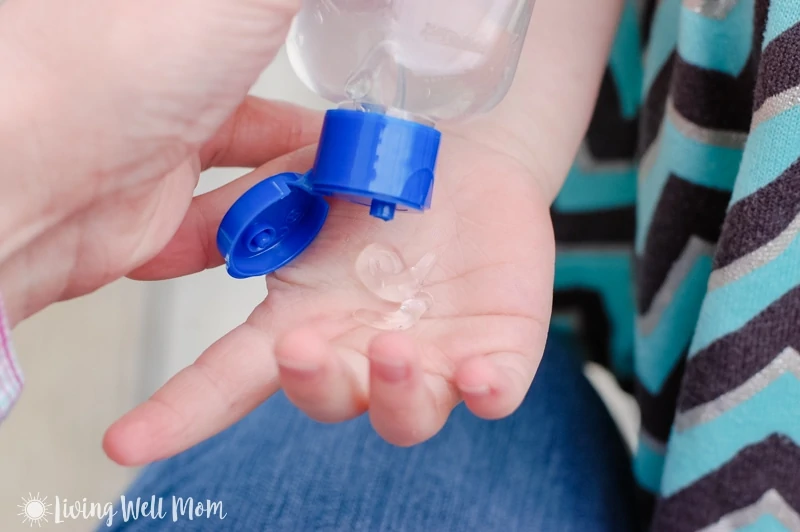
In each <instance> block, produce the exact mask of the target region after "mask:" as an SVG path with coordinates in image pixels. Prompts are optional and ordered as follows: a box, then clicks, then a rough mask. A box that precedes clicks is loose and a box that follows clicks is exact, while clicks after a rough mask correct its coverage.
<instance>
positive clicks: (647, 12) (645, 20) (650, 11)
mask: <svg viewBox="0 0 800 532" xmlns="http://www.w3.org/2000/svg"><path fill="white" fill-rule="evenodd" d="M658 2H659V0H644V2H643V3H644V5H643V6H642V15H643V16H642V48H644V47H645V45H646V44H647V42H648V41H650V31H651V30H652V27H651V26H652V25H653V18H655V16H656V7H658Z"/></svg>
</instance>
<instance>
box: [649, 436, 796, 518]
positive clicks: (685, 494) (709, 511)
mask: <svg viewBox="0 0 800 532" xmlns="http://www.w3.org/2000/svg"><path fill="white" fill-rule="evenodd" d="M798 463H800V447H798V446H797V445H795V444H794V442H793V441H792V440H791V439H789V438H787V437H785V436H779V435H773V436H770V437H769V438H767V439H765V440H763V441H762V442H760V443H758V444H756V445H753V446H751V447H747V448H745V449H743V450H742V451H740V452H739V454H737V455H736V456H735V457H734V458H733V459H732V460H731V461H730V462H728V463H726V464H725V465H724V466H722V467H721V468H720V469H718V470H716V471H715V472H713V473H711V474H710V475H708V476H706V477H704V478H702V479H700V480H698V481H697V482H695V483H694V484H692V485H690V486H688V487H687V488H685V489H683V490H681V491H680V492H678V493H676V494H675V495H673V496H672V497H669V498H667V499H662V500H661V501H659V504H658V508H657V509H656V512H655V515H654V517H653V524H652V529H653V530H658V531H659V532H661V531H669V532H690V531H695V530H700V529H701V528H704V527H706V526H708V525H710V524H712V523H716V522H717V521H719V519H721V518H722V517H724V516H725V515H727V514H729V513H731V512H733V511H736V510H738V509H741V508H745V507H747V506H750V505H752V504H755V503H756V502H757V501H758V499H760V498H761V496H762V495H764V493H765V492H767V491H768V490H770V489H775V490H777V491H778V492H779V493H780V495H781V497H783V499H784V500H785V501H786V502H787V503H788V504H789V505H791V506H792V507H793V508H794V509H795V510H797V511H800V475H798V474H797V464H798Z"/></svg>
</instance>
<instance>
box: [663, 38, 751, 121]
mask: <svg viewBox="0 0 800 532" xmlns="http://www.w3.org/2000/svg"><path fill="white" fill-rule="evenodd" d="M757 70H758V65H757V63H756V62H755V59H754V57H753V55H752V54H751V56H750V58H749V60H748V62H747V65H746V66H745V67H744V68H743V69H742V72H741V74H739V76H737V77H733V76H731V75H728V74H724V73H722V72H718V71H714V70H707V69H705V68H700V67H697V66H695V65H692V64H689V63H687V62H686V61H684V60H683V58H681V57H680V56H677V58H676V59H675V65H674V72H673V74H672V92H671V95H672V100H673V102H674V105H675V109H676V110H677V111H678V112H679V113H680V114H681V115H682V116H684V117H685V118H687V119H688V120H689V121H691V122H693V123H695V124H697V125H699V126H702V127H704V128H708V129H717V130H720V129H721V130H728V131H741V132H745V133H746V132H747V131H748V130H749V129H750V121H751V118H752V111H751V109H752V107H753V88H754V87H755V84H756V73H757Z"/></svg>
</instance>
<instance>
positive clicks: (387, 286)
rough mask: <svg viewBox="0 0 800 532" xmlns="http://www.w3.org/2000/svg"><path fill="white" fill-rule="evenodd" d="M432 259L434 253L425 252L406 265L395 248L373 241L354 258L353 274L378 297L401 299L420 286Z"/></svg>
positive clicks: (388, 299)
mask: <svg viewBox="0 0 800 532" xmlns="http://www.w3.org/2000/svg"><path fill="white" fill-rule="evenodd" d="M435 263H436V256H435V255H434V254H433V253H428V254H427V255H425V256H424V257H422V258H421V259H420V260H419V262H417V264H416V265H415V266H413V267H411V268H409V267H408V266H406V263H405V262H404V261H403V258H402V257H401V256H400V254H399V253H398V252H397V250H396V249H394V248H391V247H389V246H384V245H381V244H372V245H370V246H367V247H366V248H365V249H364V251H362V252H361V254H360V255H359V256H358V259H356V274H357V275H358V278H359V280H360V281H361V282H362V283H363V284H364V286H365V287H367V290H369V291H370V292H372V293H373V294H375V295H376V296H378V297H379V298H381V299H383V300H384V301H391V302H393V303H402V302H404V301H406V300H408V299H411V298H413V297H414V296H415V295H416V294H417V293H418V292H419V291H420V290H422V285H423V283H424V282H425V278H426V277H427V276H428V274H429V273H430V272H431V269H433V265H434V264H435Z"/></svg>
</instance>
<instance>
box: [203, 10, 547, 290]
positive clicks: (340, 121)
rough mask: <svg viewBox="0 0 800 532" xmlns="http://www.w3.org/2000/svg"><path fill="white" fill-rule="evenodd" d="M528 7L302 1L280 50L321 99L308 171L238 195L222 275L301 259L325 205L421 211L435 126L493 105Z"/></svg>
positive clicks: (428, 194)
mask: <svg viewBox="0 0 800 532" xmlns="http://www.w3.org/2000/svg"><path fill="white" fill-rule="evenodd" d="M533 3H534V0H303V3H302V7H301V9H300V11H299V13H298V14H297V16H296V17H295V19H294V21H293V24H292V28H291V30H290V33H289V36H288V38H287V42H286V49H287V53H288V56H289V59H290V62H291V64H292V68H293V69H294V71H295V72H296V73H297V75H298V77H299V78H300V79H301V80H302V81H303V83H304V84H305V85H306V86H308V87H309V88H310V89H311V90H312V91H314V92H316V93H317V94H319V95H320V96H322V97H323V98H325V99H327V100H328V101H330V102H331V103H332V104H333V105H334V106H335V107H336V108H335V109H332V110H330V111H328V112H327V113H326V115H325V121H324V124H323V127H322V132H321V134H320V139H319V146H318V149H317V156H316V160H315V163H314V166H313V168H312V169H311V170H310V171H309V172H308V173H306V174H303V175H300V174H289V173H287V174H280V175H277V176H273V177H271V178H269V179H267V180H265V181H262V182H261V183H259V184H258V185H256V186H255V187H253V188H252V189H250V190H249V191H248V192H247V193H245V195H244V196H242V197H241V198H240V199H239V200H238V201H237V202H236V203H235V204H234V205H233V207H232V208H231V210H230V211H229V212H228V213H227V215H226V216H225V218H224V219H223V220H222V224H221V225H220V229H219V233H218V237H217V245H218V247H219V249H220V252H221V253H222V255H223V256H224V257H225V260H226V264H227V268H228V272H229V274H230V275H232V276H233V277H237V278H243V277H251V276H256V275H264V274H267V273H270V272H272V271H274V270H276V269H278V268H280V267H282V266H284V265H285V264H287V263H288V262H290V261H291V260H292V259H294V258H295V257H296V256H297V255H299V254H300V253H301V252H302V251H303V250H304V249H305V248H306V247H307V246H308V245H309V244H310V243H311V242H312V241H313V240H314V238H315V237H316V235H317V233H318V232H319V231H320V229H321V228H322V225H323V223H324V221H325V218H326V216H327V212H328V203H327V201H325V199H324V197H337V198H341V199H346V200H349V201H352V202H355V203H359V204H363V205H365V206H368V211H369V214H370V215H372V216H374V217H377V218H380V219H382V220H386V221H389V220H392V219H393V218H394V216H395V212H396V211H398V210H400V211H402V210H411V211H424V210H426V209H427V208H429V207H430V204H431V198H432V194H433V188H434V187H433V183H434V168H435V166H436V157H437V153H438V149H439V140H440V133H439V131H437V129H436V126H437V124H441V123H445V122H458V121H462V120H465V119H467V118H469V117H471V116H474V115H476V114H479V113H483V112H486V111H488V110H490V109H491V108H493V107H494V106H496V105H497V104H498V103H499V102H500V101H501V100H502V99H503V98H504V97H505V95H506V93H507V92H508V88H509V86H510V85H511V81H512V79H513V77H514V73H515V71H516V67H517V62H518V60H519V55H520V51H521V49H522V44H523V41H524V39H525V33H526V31H527V28H528V25H529V22H530V16H531V12H532V10H533Z"/></svg>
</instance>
